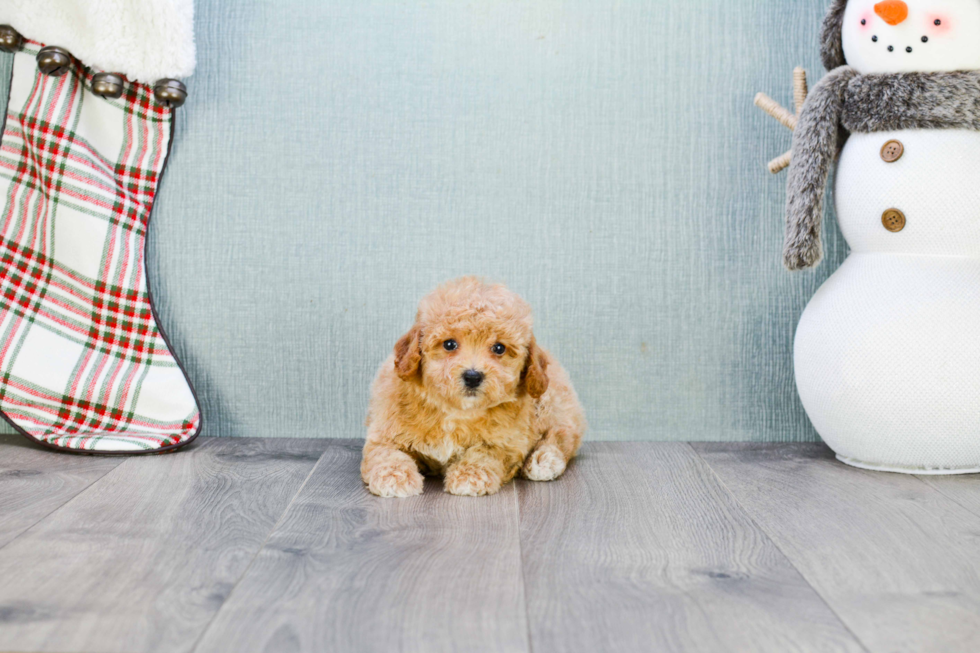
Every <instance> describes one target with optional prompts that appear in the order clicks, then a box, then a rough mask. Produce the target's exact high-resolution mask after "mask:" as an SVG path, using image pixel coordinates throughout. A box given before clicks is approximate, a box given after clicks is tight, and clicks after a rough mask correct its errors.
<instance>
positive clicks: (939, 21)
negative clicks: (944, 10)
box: [935, 18, 943, 25]
mask: <svg viewBox="0 0 980 653" xmlns="http://www.w3.org/2000/svg"><path fill="white" fill-rule="evenodd" d="M935 24H936V25H942V24H943V21H941V20H939V19H938V18H937V19H936V23H935Z"/></svg>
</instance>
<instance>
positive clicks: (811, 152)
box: [783, 66, 980, 270]
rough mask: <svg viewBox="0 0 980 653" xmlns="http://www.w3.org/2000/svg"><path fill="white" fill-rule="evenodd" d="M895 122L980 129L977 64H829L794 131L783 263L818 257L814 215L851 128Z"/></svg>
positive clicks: (796, 265) (894, 125)
mask: <svg viewBox="0 0 980 653" xmlns="http://www.w3.org/2000/svg"><path fill="white" fill-rule="evenodd" d="M900 129H972V130H976V131H980V71H971V72H955V73H900V74H889V75H886V74H874V75H859V74H858V73H857V71H855V70H854V69H853V68H851V67H849V66H841V67H839V68H836V69H834V70H832V71H831V72H830V73H829V74H828V75H827V76H826V77H824V78H823V79H822V80H820V83H819V84H817V85H816V86H815V87H814V88H813V91H812V92H811V93H810V95H809V97H808V98H807V100H806V103H805V104H804V105H803V110H802V111H801V112H800V118H799V122H798V124H797V126H796V131H795V132H794V134H793V160H792V163H791V164H790V169H789V182H788V188H787V200H786V243H785V246H784V248H783V263H784V264H785V265H786V267H787V268H789V269H790V270H802V269H805V268H810V267H813V266H815V265H816V264H817V263H819V262H820V259H821V258H822V257H823V249H822V246H821V244H820V223H821V219H822V217H823V201H824V194H825V190H826V187H827V178H828V176H829V174H830V168H831V166H832V165H833V163H834V160H835V159H836V158H837V155H838V154H839V152H840V149H841V148H842V147H843V146H844V141H845V140H846V139H847V135H848V133H850V132H857V133H871V132H880V131H893V130H900Z"/></svg>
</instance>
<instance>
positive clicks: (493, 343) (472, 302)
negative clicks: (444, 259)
mask: <svg viewBox="0 0 980 653" xmlns="http://www.w3.org/2000/svg"><path fill="white" fill-rule="evenodd" d="M531 326H532V320H531V307H530V306H528V304H527V302H525V301H524V300H523V299H521V298H520V297H519V296H518V295H517V294H515V293H513V292H511V291H510V290H508V289H507V288H505V287H504V286H502V285H499V284H498V285H490V284H487V283H485V282H483V281H481V280H480V279H476V278H474V277H464V278H462V279H458V280H456V281H452V282H450V283H448V284H446V285H444V286H442V287H440V288H439V289H437V290H436V291H435V292H433V293H432V294H430V295H429V296H427V297H426V298H425V299H423V300H422V303H421V304H420V305H419V310H418V314H417V315H416V318H415V325H414V326H413V327H412V329H411V330H410V331H409V332H408V333H406V334H405V335H404V336H402V338H401V339H400V340H399V341H398V343H397V344H396V345H395V371H396V372H397V373H398V376H399V377H401V378H402V379H403V380H405V381H413V382H417V383H420V384H421V385H422V386H423V388H424V390H425V392H426V393H428V394H429V395H430V396H432V398H434V399H436V400H438V401H439V402H441V403H442V404H443V405H445V406H447V407H451V408H455V409H457V410H479V409H486V408H490V407H492V406H496V405H499V404H503V403H506V402H508V401H514V400H515V399H520V398H521V397H525V396H530V397H532V398H537V397H540V396H541V395H543V394H544V393H545V391H546V390H547V389H548V375H547V371H546V367H547V361H546V359H545V357H544V356H543V355H542V354H541V351H540V350H539V349H538V347H537V345H536V343H535V341H534V333H533V332H532V329H531Z"/></svg>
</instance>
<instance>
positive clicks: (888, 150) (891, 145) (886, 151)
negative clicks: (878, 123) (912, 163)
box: [881, 141, 905, 163]
mask: <svg viewBox="0 0 980 653" xmlns="http://www.w3.org/2000/svg"><path fill="white" fill-rule="evenodd" d="M903 154H905V146H904V145H902V143H901V141H888V142H887V143H885V144H884V145H883V146H882V147H881V158H882V159H884V161H885V163H895V162H896V161H898V160H899V159H901V158H902V155H903Z"/></svg>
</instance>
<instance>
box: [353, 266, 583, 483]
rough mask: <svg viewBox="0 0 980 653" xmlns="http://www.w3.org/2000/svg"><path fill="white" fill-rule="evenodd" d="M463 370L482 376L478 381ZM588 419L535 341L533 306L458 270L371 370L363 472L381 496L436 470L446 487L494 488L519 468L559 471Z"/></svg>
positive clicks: (538, 476)
mask: <svg viewBox="0 0 980 653" xmlns="http://www.w3.org/2000/svg"><path fill="white" fill-rule="evenodd" d="M447 341H452V342H453V343H455V347H454V348H453V347H452V346H450V348H448V349H447V347H446V344H445V343H446V342H447ZM497 344H500V345H503V346H504V348H505V349H504V351H503V352H502V353H500V349H499V347H498V348H497V351H494V346H495V345H497ZM467 371H470V372H472V371H476V372H480V373H482V374H483V379H482V382H481V383H480V384H479V386H478V387H476V388H471V387H468V386H467V384H466V382H465V381H464V379H463V373H464V372H467ZM585 427H586V425H585V415H584V413H583V411H582V407H581V405H580V404H579V401H578V397H577V396H576V394H575V390H574V389H573V388H572V384H571V382H570V381H569V378H568V375H567V374H566V373H565V370H564V369H562V367H561V366H560V365H559V364H558V362H557V361H555V359H554V358H552V357H551V356H550V355H549V354H548V352H546V351H545V350H544V349H542V348H541V347H540V346H538V344H537V342H536V341H535V339H534V333H533V331H532V319H531V307H530V306H529V305H528V304H527V302H525V301H524V300H523V299H521V298H520V297H518V296H517V295H516V294H515V293H513V292H511V291H510V290H508V289H507V288H505V287H504V286H502V285H490V284H487V283H484V282H483V281H481V280H479V279H476V278H473V277H465V278H463V279H458V280H456V281H452V282H450V283H448V284H446V285H444V286H442V287H440V288H439V289H437V290H436V291H435V292H433V293H432V294H430V295H429V296H427V297H426V298H425V299H423V300H422V302H421V304H420V305H419V309H418V314H417V316H416V318H415V324H414V325H413V326H412V328H411V329H410V330H409V332H408V333H406V334H405V335H404V336H403V337H402V338H401V339H400V340H399V341H398V343H397V344H396V345H395V350H394V353H393V354H392V355H391V356H390V357H389V358H388V360H386V361H385V362H384V364H382V366H381V369H380V370H379V371H378V375H377V377H376V378H375V381H374V385H373V386H372V389H371V404H370V408H369V411H368V419H367V428H368V433H367V441H366V442H365V444H364V458H363V461H362V463H361V476H362V478H363V479H364V483H365V484H367V487H368V489H369V490H370V491H371V492H372V493H374V494H376V495H378V496H382V497H409V496H414V495H417V494H421V493H422V487H423V484H422V476H423V474H425V475H442V476H444V477H445V481H444V482H445V488H446V491H447V492H451V493H452V494H458V495H467V496H481V495H486V494H493V493H495V492H497V491H498V490H500V488H501V486H502V485H504V484H505V483H507V482H508V481H510V480H511V479H512V478H514V476H515V475H516V474H517V473H518V472H519V471H522V472H523V474H524V476H525V477H527V478H529V479H531V480H534V481H550V480H553V479H555V478H558V477H559V476H561V474H562V473H563V472H564V471H565V467H566V465H567V464H568V461H569V460H571V459H572V457H573V456H575V454H576V452H577V451H578V448H579V445H580V443H581V441H582V435H583V434H584V433H585Z"/></svg>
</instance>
